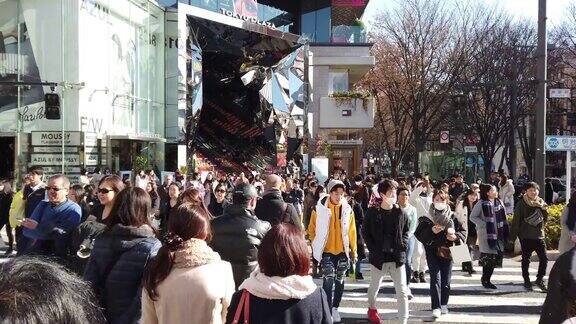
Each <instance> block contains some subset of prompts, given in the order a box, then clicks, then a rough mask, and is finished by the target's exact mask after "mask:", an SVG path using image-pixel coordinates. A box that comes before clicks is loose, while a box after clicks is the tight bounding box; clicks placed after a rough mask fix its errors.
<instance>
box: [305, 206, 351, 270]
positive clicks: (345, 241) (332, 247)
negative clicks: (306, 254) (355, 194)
mask: <svg viewBox="0 0 576 324" xmlns="http://www.w3.org/2000/svg"><path fill="white" fill-rule="evenodd" d="M333 215H336V217H333ZM308 237H309V238H310V240H311V241H312V253H313V254H314V258H315V259H316V260H318V261H320V260H321V258H322V253H323V252H326V253H330V254H334V255H337V254H340V253H346V255H347V256H348V257H349V258H350V259H356V257H357V253H356V251H357V246H356V222H355V219H354V212H353V211H352V207H351V206H350V205H349V204H348V202H346V200H345V199H342V201H341V202H340V203H339V204H338V205H335V204H333V203H332V202H330V197H326V198H325V199H321V200H320V201H319V202H318V204H317V205H316V207H315V208H314V209H313V210H312V215H311V216H310V223H309V225H308Z"/></svg>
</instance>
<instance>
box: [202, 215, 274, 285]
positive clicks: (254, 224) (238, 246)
mask: <svg viewBox="0 0 576 324" xmlns="http://www.w3.org/2000/svg"><path fill="white" fill-rule="evenodd" d="M269 229H270V223H268V222H266V221H262V220H259V219H258V218H257V217H256V215H254V212H253V211H252V210H250V209H248V208H247V207H246V206H242V205H229V206H228V207H226V210H225V211H224V215H222V216H220V217H217V218H214V219H213V220H212V242H211V243H210V246H211V247H212V249H213V250H214V251H215V252H218V253H219V254H220V257H221V258H222V260H224V261H228V262H230V263H231V264H232V272H233V273H234V282H235V283H236V287H238V286H239V285H240V284H241V283H242V282H243V281H244V279H246V278H248V277H249V276H250V273H251V272H252V271H253V270H254V269H255V268H256V266H257V265H258V247H260V242H261V241H262V239H263V238H264V235H266V233H267V232H268V230H269Z"/></svg>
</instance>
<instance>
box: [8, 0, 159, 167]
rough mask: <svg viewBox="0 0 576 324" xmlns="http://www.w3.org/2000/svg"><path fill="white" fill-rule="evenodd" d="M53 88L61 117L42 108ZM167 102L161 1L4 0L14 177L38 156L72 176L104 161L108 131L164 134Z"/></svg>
mask: <svg viewBox="0 0 576 324" xmlns="http://www.w3.org/2000/svg"><path fill="white" fill-rule="evenodd" d="M52 92H53V93H56V94H58V95H59V97H60V114H61V118H60V119H55V120H49V119H47V118H46V115H45V103H44V96H45V94H47V93H52ZM164 109H165V105H164V10H163V9H162V8H161V7H158V6H157V5H156V4H154V3H152V2H148V1H147V0H4V1H0V137H1V138H2V139H1V140H0V151H3V152H4V151H5V152H8V151H9V149H10V148H12V149H13V151H14V163H8V164H12V169H13V170H10V172H9V173H10V176H16V175H17V173H18V170H17V169H20V170H19V171H20V172H22V171H24V170H25V168H26V167H28V166H29V165H30V164H40V165H42V166H44V167H45V168H46V170H48V172H47V173H59V172H64V173H66V174H68V175H71V176H72V177H74V176H75V175H77V174H78V173H79V171H80V168H81V167H95V166H98V165H99V164H100V163H102V164H104V163H108V162H109V161H108V159H107V158H106V156H105V154H106V150H105V148H103V147H105V146H106V141H107V138H108V136H110V135H113V134H115V133H117V132H121V133H123V134H124V135H125V134H132V135H134V136H136V137H137V136H138V135H142V136H146V137H149V138H152V139H154V138H162V137H163V136H164ZM57 137H59V138H60V139H58V138H57ZM70 138H72V140H70ZM50 139H52V140H50ZM103 142H104V144H102V143H103ZM96 143H98V144H96ZM102 166H105V165H102ZM3 168H6V166H3ZM0 173H5V171H4V170H2V171H1V172H0Z"/></svg>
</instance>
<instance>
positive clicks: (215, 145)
mask: <svg viewBox="0 0 576 324" xmlns="http://www.w3.org/2000/svg"><path fill="white" fill-rule="evenodd" d="M188 27H189V30H190V37H189V39H188V41H187V49H188V75H189V80H188V81H187V84H188V91H187V93H188V95H187V96H188V98H187V106H188V107H187V116H186V117H187V118H186V141H187V145H188V156H189V158H191V156H192V154H193V153H200V154H201V155H202V156H203V157H205V158H207V159H208V160H210V162H211V163H213V164H215V165H216V166H217V167H219V168H221V169H224V170H227V171H251V170H260V171H262V170H263V169H265V168H267V167H268V166H271V165H272V166H274V165H276V142H277V136H276V131H275V129H276V127H279V125H278V123H277V121H276V119H275V118H274V116H275V115H273V114H274V109H273V104H272V100H271V99H270V97H271V94H270V87H269V85H268V84H267V83H269V82H272V73H274V71H273V69H272V67H274V66H276V65H277V64H278V63H279V62H280V61H281V60H282V59H284V58H285V57H286V56H288V55H290V54H291V53H292V52H294V51H295V50H296V49H297V48H298V47H299V46H300V45H301V44H299V43H298V42H296V41H294V39H292V40H287V39H285V38H284V37H282V35H286V34H283V33H281V32H277V31H273V32H271V33H270V34H271V35H273V36H271V35H266V33H259V32H255V31H249V30H246V29H241V28H236V27H231V26H229V25H225V24H221V23H218V22H215V21H211V20H205V19H200V18H197V17H188ZM259 27H261V26H259ZM288 35H291V34H288ZM277 36H281V37H280V38H278V37H277ZM291 36H294V35H291ZM199 53H201V58H200V56H199ZM198 60H201V62H198ZM200 63H201V70H202V77H201V82H198V77H195V76H194V71H196V72H198V71H197V70H198V68H197V67H198V66H199V64H200ZM267 85H268V86H267ZM199 89H201V92H202V93H201V94H199ZM198 95H201V96H202V105H201V109H197V107H196V108H195V107H194V102H195V100H196V99H197V96H198ZM271 117H272V118H271Z"/></svg>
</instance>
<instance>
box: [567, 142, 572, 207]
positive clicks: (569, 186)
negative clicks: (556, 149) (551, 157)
mask: <svg viewBox="0 0 576 324" xmlns="http://www.w3.org/2000/svg"><path fill="white" fill-rule="evenodd" d="M571 189H572V151H566V200H568V199H570V196H571V195H572V190H571Z"/></svg>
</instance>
